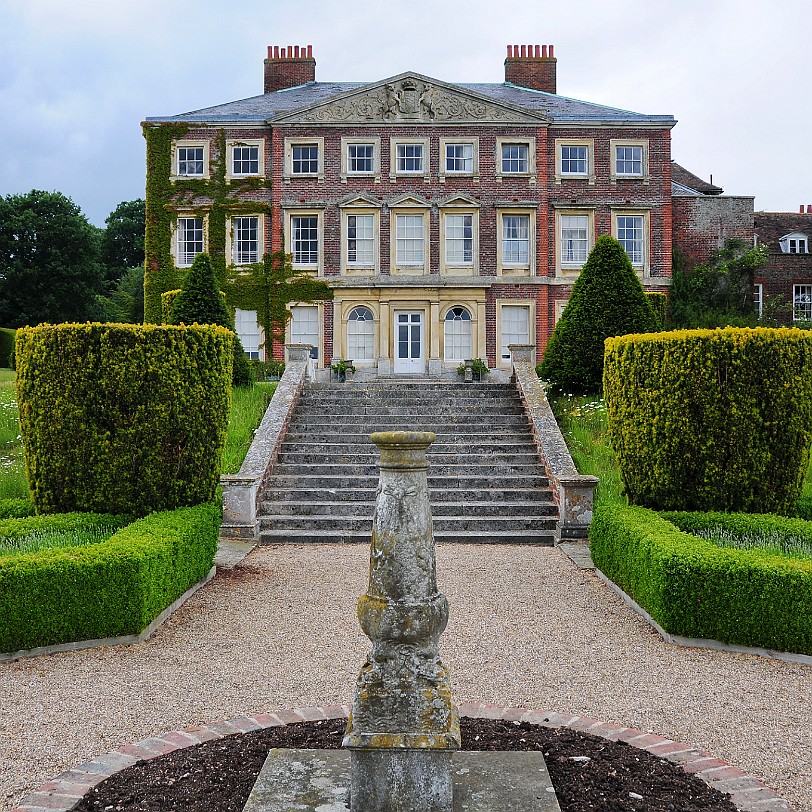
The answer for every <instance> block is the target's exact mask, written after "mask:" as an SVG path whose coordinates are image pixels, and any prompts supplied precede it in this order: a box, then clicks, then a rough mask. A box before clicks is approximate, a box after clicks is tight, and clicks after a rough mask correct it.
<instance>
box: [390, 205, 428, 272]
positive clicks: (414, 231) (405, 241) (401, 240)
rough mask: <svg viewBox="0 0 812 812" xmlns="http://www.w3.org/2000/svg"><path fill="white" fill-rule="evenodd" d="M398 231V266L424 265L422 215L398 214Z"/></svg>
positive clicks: (396, 223)
mask: <svg viewBox="0 0 812 812" xmlns="http://www.w3.org/2000/svg"><path fill="white" fill-rule="evenodd" d="M395 229H396V240H397V246H396V249H395V250H396V255H395V256H396V261H397V264H398V265H422V264H423V256H424V250H423V248H424V245H423V243H424V235H423V215H422V214H398V215H397V217H396V222H395Z"/></svg>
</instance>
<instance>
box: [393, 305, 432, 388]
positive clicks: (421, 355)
mask: <svg viewBox="0 0 812 812" xmlns="http://www.w3.org/2000/svg"><path fill="white" fill-rule="evenodd" d="M394 338H395V341H394V344H395V358H394V364H393V369H392V371H393V372H394V373H395V374H396V375H398V374H406V375H410V374H411V375H423V374H424V373H425V371H426V325H425V314H424V312H423V311H422V310H396V311H395V336H394Z"/></svg>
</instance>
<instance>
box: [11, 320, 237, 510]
mask: <svg viewBox="0 0 812 812" xmlns="http://www.w3.org/2000/svg"><path fill="white" fill-rule="evenodd" d="M232 341H233V334H232V333H231V331H230V330H227V329H225V328H222V327H216V326H213V325H209V326H205V327H201V326H191V327H169V326H157V325H130V324H59V325H40V326H39V327H25V328H22V329H20V330H18V331H17V399H18V404H19V410H20V432H21V434H22V438H23V445H24V448H25V463H26V473H27V476H28V484H29V489H30V491H31V497H32V500H33V502H34V505H35V507H36V509H37V512H38V513H65V512H71V511H88V512H93V513H127V514H131V515H136V516H143V515H146V514H147V513H149V512H151V511H154V510H170V509H173V508H176V507H180V506H184V505H195V504H200V503H202V502H208V501H211V500H212V499H213V498H214V494H215V489H216V488H217V484H218V481H219V474H220V455H221V453H222V449H223V445H224V443H225V437H226V428H227V425H228V416H229V407H230V398H231V363H232Z"/></svg>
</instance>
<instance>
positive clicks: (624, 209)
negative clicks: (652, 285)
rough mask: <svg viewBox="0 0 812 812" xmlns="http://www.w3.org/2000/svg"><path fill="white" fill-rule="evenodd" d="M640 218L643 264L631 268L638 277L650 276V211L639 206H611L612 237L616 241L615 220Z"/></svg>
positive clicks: (633, 265)
mask: <svg viewBox="0 0 812 812" xmlns="http://www.w3.org/2000/svg"><path fill="white" fill-rule="evenodd" d="M618 216H620V217H642V218H643V262H642V264H638V265H635V264H634V263H632V267H633V268H634V270H635V271H636V272H637V274H638V275H639V276H642V277H648V276H650V275H651V211H650V210H649V209H646V208H643V207H641V206H612V236H613V237H614V238H615V239H617V218H618Z"/></svg>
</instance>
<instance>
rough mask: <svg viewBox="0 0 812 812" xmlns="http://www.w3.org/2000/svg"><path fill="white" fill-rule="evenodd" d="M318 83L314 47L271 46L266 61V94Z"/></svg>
mask: <svg viewBox="0 0 812 812" xmlns="http://www.w3.org/2000/svg"><path fill="white" fill-rule="evenodd" d="M315 81H316V60H315V59H314V58H313V46H312V45H307V46H305V45H302V46H299V45H295V46H294V45H287V46H285V45H281V46H280V45H273V46H271V45H269V46H268V58H267V59H266V60H265V92H266V93H273V92H274V91H276V90H284V89H285V88H288V87H298V86H299V85H304V84H307V83H308V82H315Z"/></svg>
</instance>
